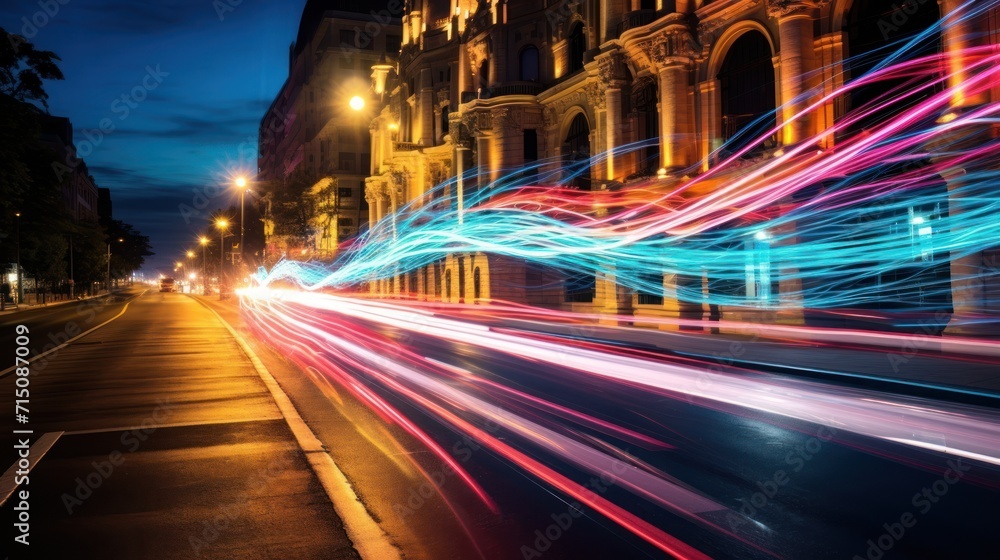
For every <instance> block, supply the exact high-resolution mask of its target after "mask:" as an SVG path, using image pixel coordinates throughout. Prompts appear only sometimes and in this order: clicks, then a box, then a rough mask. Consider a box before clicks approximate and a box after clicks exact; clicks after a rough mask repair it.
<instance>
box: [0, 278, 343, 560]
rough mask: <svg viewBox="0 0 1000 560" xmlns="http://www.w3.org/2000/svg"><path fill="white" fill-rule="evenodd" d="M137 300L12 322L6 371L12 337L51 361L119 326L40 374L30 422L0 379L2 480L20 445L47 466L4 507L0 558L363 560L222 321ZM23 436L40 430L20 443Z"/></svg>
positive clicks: (168, 299)
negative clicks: (18, 335) (20, 416)
mask: <svg viewBox="0 0 1000 560" xmlns="http://www.w3.org/2000/svg"><path fill="white" fill-rule="evenodd" d="M140 293H141V292H138V291H133V292H129V293H124V294H120V295H116V296H112V297H111V298H110V299H106V300H104V301H102V302H99V304H98V305H96V306H95V305H94V304H89V305H88V304H67V305H60V306H54V307H51V308H48V309H37V310H31V311H27V312H23V313H17V314H13V315H6V316H4V317H3V323H2V325H0V329H3V332H4V351H5V352H7V356H8V357H9V359H10V363H13V361H14V350H13V348H12V346H11V345H12V344H14V343H15V342H16V339H15V338H14V337H13V336H9V335H11V334H12V333H13V329H14V328H15V327H16V326H17V325H24V326H27V327H28V328H29V337H30V339H31V343H30V345H29V347H30V348H31V349H32V350H37V351H43V350H44V349H45V346H47V345H49V344H52V343H53V340H55V341H56V342H60V343H61V342H65V340H66V339H65V338H63V337H64V336H65V333H68V334H69V336H70V337H72V336H73V334H74V333H78V332H82V331H85V330H87V329H88V328H90V327H92V326H97V325H100V324H101V323H103V322H104V321H106V320H108V319H110V318H112V317H115V316H118V318H117V319H115V320H113V321H112V322H110V323H108V324H106V325H105V326H103V327H101V328H100V329H98V330H97V331H95V332H93V333H91V334H90V335H88V336H86V337H84V338H82V339H80V340H78V341H76V342H73V343H70V344H69V345H68V346H65V347H62V348H60V349H59V350H57V351H56V352H54V353H52V354H49V355H48V356H47V357H45V358H42V359H41V360H38V361H36V362H35V363H34V364H32V371H31V373H30V375H29V379H30V386H29V387H28V388H29V389H30V396H29V398H28V401H29V402H28V403H27V405H26V407H25V408H27V409H28V412H27V413H26V414H27V416H28V422H26V423H24V424H20V423H17V422H15V421H14V419H13V418H12V417H13V416H14V412H15V411H14V408H15V402H14V391H15V389H16V386H15V383H16V381H15V380H16V379H18V376H17V375H12V374H8V375H6V376H5V377H4V378H3V379H2V380H0V411H2V414H0V418H2V419H3V421H2V424H0V426H2V428H3V429H2V430H0V448H2V449H3V450H4V451H3V457H4V465H5V466H4V467H3V469H4V470H6V469H7V468H8V467H7V465H13V464H14V463H15V458H16V453H18V451H19V450H18V449H17V448H16V447H15V446H17V445H19V444H18V441H19V438H21V437H25V438H30V444H31V453H32V454H33V459H35V460H37V461H38V463H37V465H36V466H35V468H34V469H32V470H31V472H30V478H29V479H28V482H27V483H22V484H21V485H20V487H19V488H18V491H17V493H16V494H15V495H14V496H13V497H12V498H11V499H10V500H8V501H7V502H6V503H5V504H4V506H3V507H2V508H0V519H3V525H4V527H5V531H4V533H5V538H4V540H3V545H2V546H0V551H3V552H4V553H6V554H9V555H10V557H11V558H108V557H115V558H195V557H197V558H357V557H358V556H357V554H356V552H355V551H354V550H353V548H352V546H351V543H350V541H349V540H348V539H347V537H346V534H345V532H344V529H343V527H342V526H341V523H340V520H339V519H338V518H337V516H336V515H335V514H334V513H333V510H332V508H331V506H330V502H329V500H328V499H327V497H326V494H325V493H324V492H323V490H322V488H321V487H320V484H319V482H318V481H317V479H316V477H315V476H314V475H313V473H312V471H310V469H309V466H308V464H307V462H306V461H305V459H304V458H303V455H302V452H301V451H300V450H299V448H298V446H297V444H296V442H295V439H294V438H293V437H292V434H291V433H290V432H289V429H288V427H287V425H286V424H285V422H284V420H283V419H282V416H281V414H280V413H279V410H278V408H277V406H276V405H275V403H274V401H273V400H272V398H271V396H270V394H269V393H268V391H267V389H266V388H265V386H264V384H263V383H262V381H261V379H260V378H259V376H258V374H257V373H256V371H255V370H254V368H253V366H252V365H251V363H250V361H249V359H248V358H247V357H246V355H245V354H243V352H242V351H241V350H240V348H239V347H238V346H237V344H236V342H235V340H234V339H233V338H232V336H230V335H229V333H228V331H227V330H226V329H225V327H224V326H223V325H222V324H221V323H220V322H219V321H218V319H217V318H216V316H215V315H214V314H212V313H211V312H210V311H209V310H207V309H205V308H204V307H203V306H202V305H200V304H199V303H197V302H196V301H194V300H192V299H190V298H188V297H185V296H182V295H180V294H163V295H161V294H159V293H146V294H145V295H141V296H140V295H139V294H140ZM126 305H127V306H128V308H127V310H125V308H126ZM123 311H124V314H122V312H123ZM119 314H121V315H120V316H119ZM4 361H5V362H7V360H4ZM24 428H28V429H30V430H31V431H32V434H30V435H21V434H17V435H15V434H13V433H12V430H13V429H24ZM48 443H52V445H51V446H47V444H48ZM43 451H46V452H45V454H44V456H41V452H43ZM23 491H27V492H28V499H27V500H21V497H20V492H23ZM22 501H24V502H26V503H27V504H26V507H21V508H19V507H18V506H19V505H21V503H22ZM24 509H27V513H28V531H27V534H28V538H27V539H26V540H27V541H28V542H29V544H28V545H27V546H25V545H23V544H21V543H17V542H15V541H14V540H13V539H14V537H15V536H23V534H24V531H21V530H20V528H14V529H13V531H14V532H13V533H12V534H8V531H11V530H12V527H13V523H14V521H15V520H17V519H18V518H19V517H20V516H21V515H22V514H23V513H24V511H23V510H24ZM303 534H306V535H309V538H308V539H303V538H301V535H303Z"/></svg>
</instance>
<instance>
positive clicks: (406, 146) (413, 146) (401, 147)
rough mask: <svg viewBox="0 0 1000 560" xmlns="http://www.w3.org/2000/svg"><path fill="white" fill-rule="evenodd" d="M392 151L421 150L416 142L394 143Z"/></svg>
mask: <svg viewBox="0 0 1000 560" xmlns="http://www.w3.org/2000/svg"><path fill="white" fill-rule="evenodd" d="M392 149H393V150H395V151H397V152H412V151H413V150H419V149H420V144H417V143H416V142H393V143H392Z"/></svg>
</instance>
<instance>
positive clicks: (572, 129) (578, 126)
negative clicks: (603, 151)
mask: <svg viewBox="0 0 1000 560" xmlns="http://www.w3.org/2000/svg"><path fill="white" fill-rule="evenodd" d="M563 160H564V162H565V164H566V166H567V168H568V169H569V170H570V171H571V172H572V173H574V174H575V177H574V178H573V181H572V184H573V185H575V186H577V187H579V188H580V189H581V190H587V191H589V190H590V166H589V165H587V164H585V163H582V162H589V161H590V125H589V124H588V123H587V117H585V116H583V113H578V114H577V115H576V117H574V118H573V122H572V123H570V125H569V131H568V132H567V133H566V141H565V142H564V143H563ZM574 164H575V165H574Z"/></svg>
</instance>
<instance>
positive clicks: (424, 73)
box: [417, 67, 434, 146]
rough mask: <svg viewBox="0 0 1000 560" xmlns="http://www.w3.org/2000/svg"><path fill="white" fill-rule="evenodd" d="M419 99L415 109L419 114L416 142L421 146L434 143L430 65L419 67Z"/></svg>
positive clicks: (432, 89)
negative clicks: (418, 130)
mask: <svg viewBox="0 0 1000 560" xmlns="http://www.w3.org/2000/svg"><path fill="white" fill-rule="evenodd" d="M419 79H420V82H419V84H420V85H419V87H420V90H419V91H420V93H419V96H420V99H419V100H418V101H417V104H418V105H417V107H418V108H417V111H418V112H419V115H420V132H419V134H418V137H417V142H418V143H419V144H421V145H422V146H433V145H434V84H433V81H432V78H431V69H430V67H424V68H421V69H420V78H419Z"/></svg>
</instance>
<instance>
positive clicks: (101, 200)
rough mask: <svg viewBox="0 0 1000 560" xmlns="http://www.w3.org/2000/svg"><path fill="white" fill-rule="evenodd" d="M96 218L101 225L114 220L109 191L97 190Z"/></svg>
mask: <svg viewBox="0 0 1000 560" xmlns="http://www.w3.org/2000/svg"><path fill="white" fill-rule="evenodd" d="M97 217H98V219H99V220H100V221H101V223H102V224H104V223H108V222H110V221H111V220H112V219H114V213H113V212H112V206H111V189H105V188H103V187H98V188H97Z"/></svg>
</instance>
